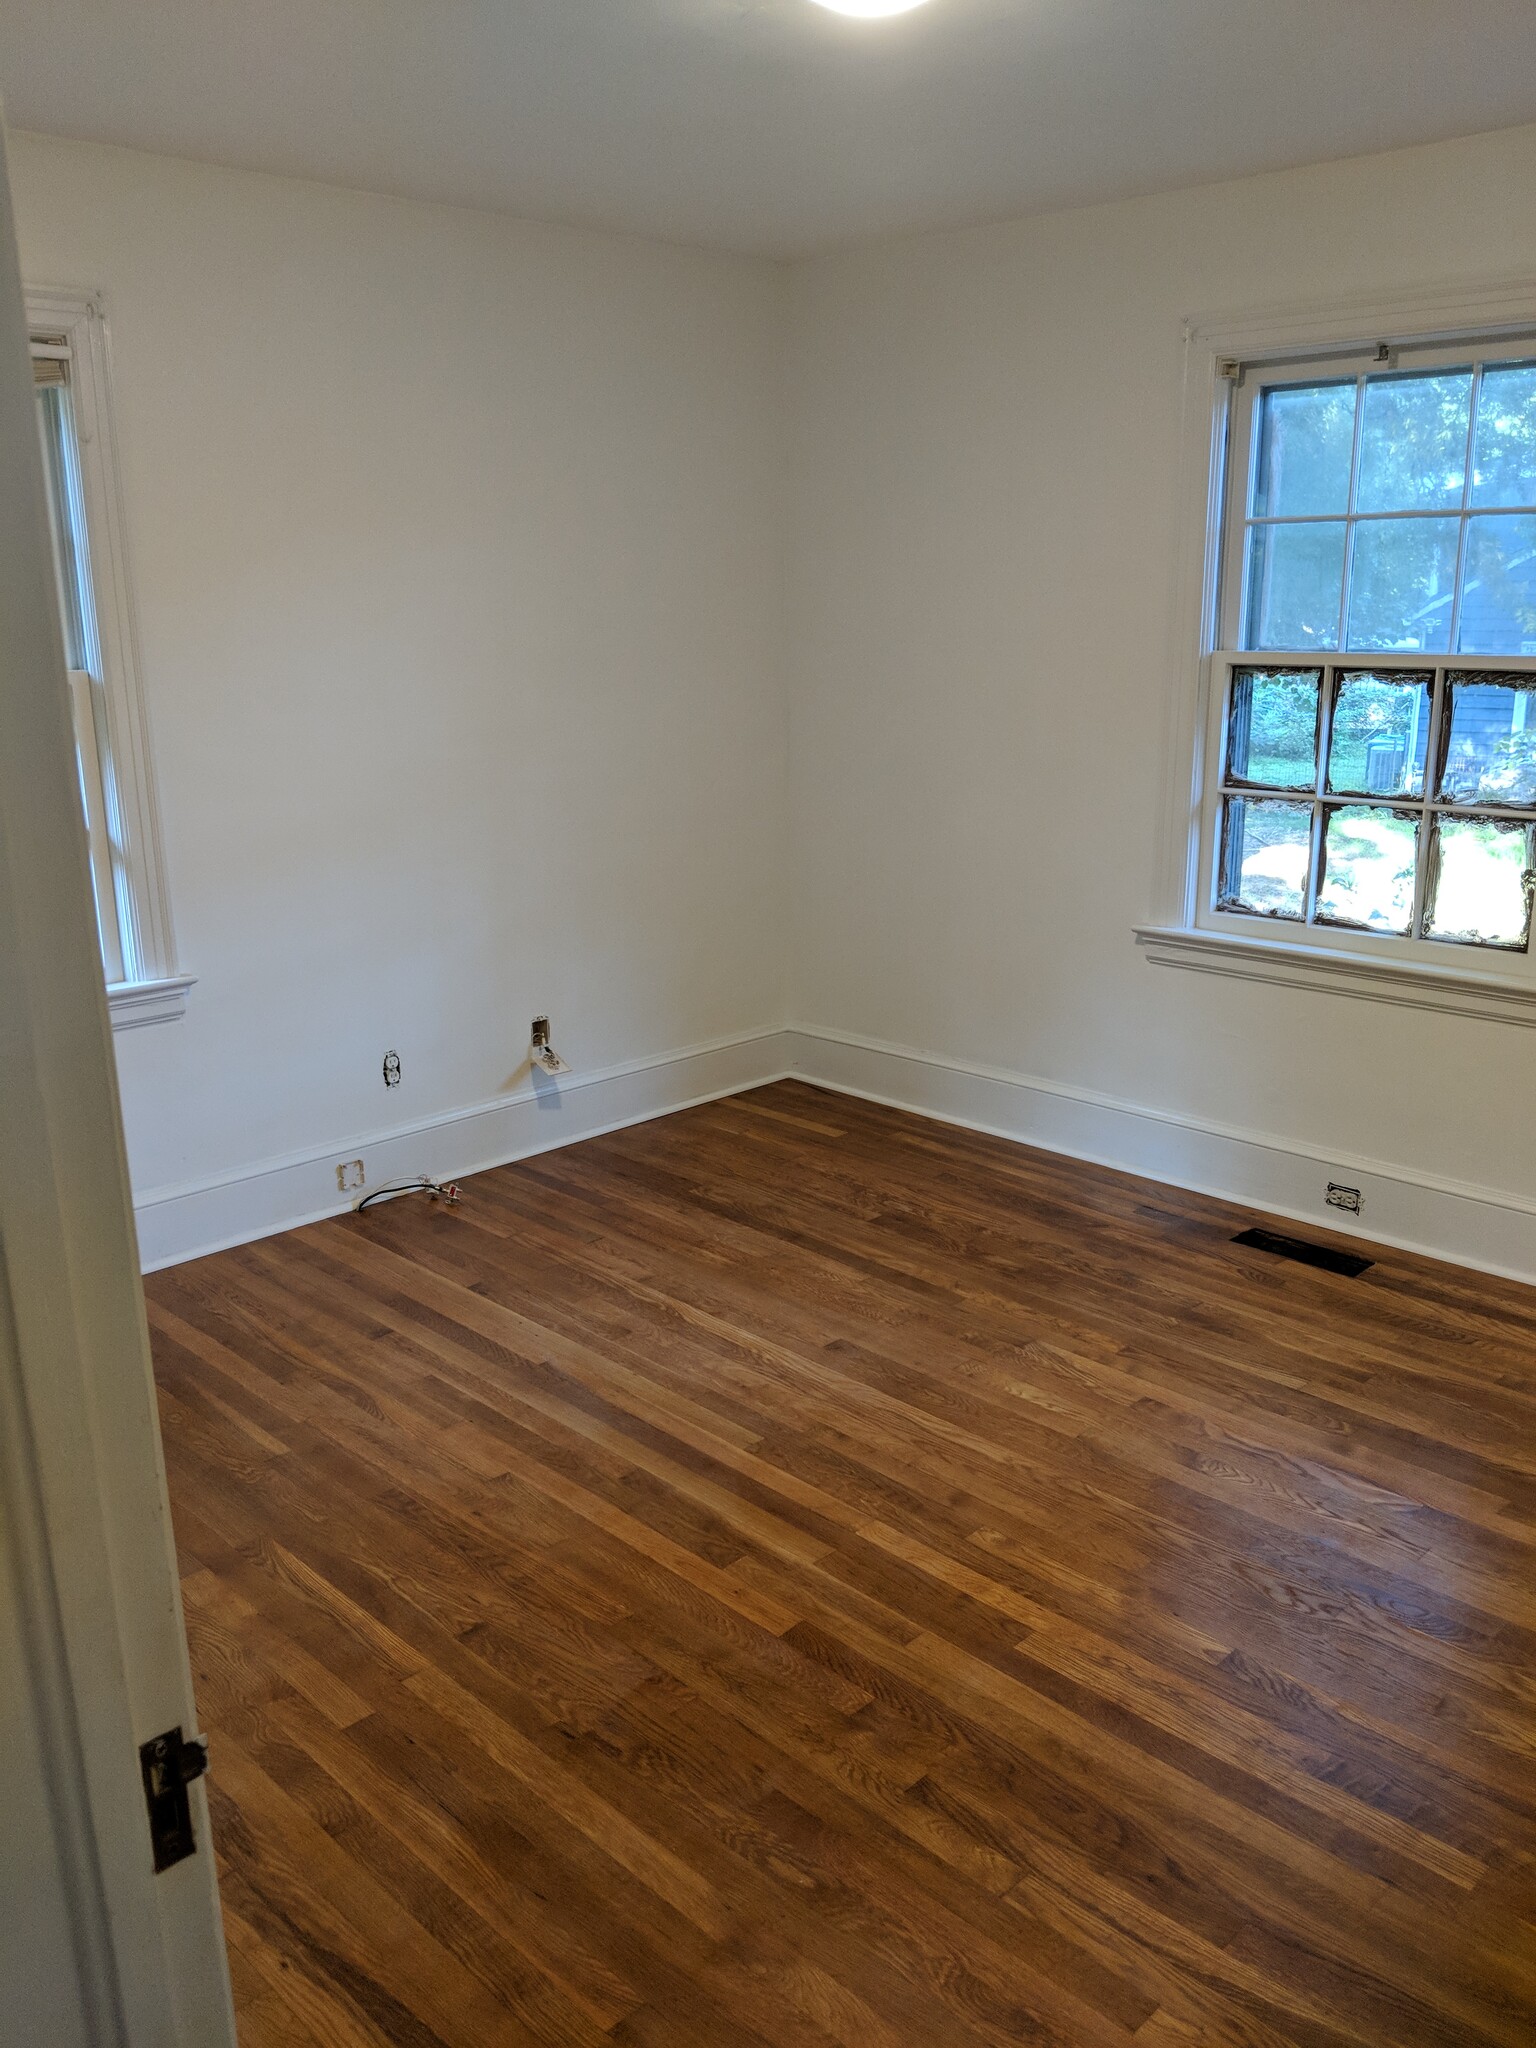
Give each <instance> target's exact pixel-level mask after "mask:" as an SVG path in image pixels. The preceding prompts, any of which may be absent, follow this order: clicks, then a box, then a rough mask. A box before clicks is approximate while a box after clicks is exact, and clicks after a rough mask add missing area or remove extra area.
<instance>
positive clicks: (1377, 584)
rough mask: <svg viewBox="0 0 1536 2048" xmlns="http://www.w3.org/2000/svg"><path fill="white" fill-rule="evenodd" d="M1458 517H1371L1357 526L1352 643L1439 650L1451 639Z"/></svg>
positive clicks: (1351, 599)
mask: <svg viewBox="0 0 1536 2048" xmlns="http://www.w3.org/2000/svg"><path fill="white" fill-rule="evenodd" d="M1460 524H1461V522H1460V521H1459V520H1456V519H1371V520H1362V521H1361V523H1360V525H1358V526H1357V527H1356V528H1355V562H1354V570H1353V573H1352V574H1351V576H1350V583H1349V637H1348V639H1347V640H1346V641H1345V645H1346V646H1347V647H1380V648H1384V649H1387V648H1391V649H1396V650H1398V651H1400V652H1403V653H1414V654H1438V653H1440V652H1442V651H1443V650H1444V649H1445V648H1447V647H1449V646H1450V644H1451V594H1452V589H1453V586H1454V583H1455V577H1456V543H1457V539H1458V537H1459V529H1460Z"/></svg>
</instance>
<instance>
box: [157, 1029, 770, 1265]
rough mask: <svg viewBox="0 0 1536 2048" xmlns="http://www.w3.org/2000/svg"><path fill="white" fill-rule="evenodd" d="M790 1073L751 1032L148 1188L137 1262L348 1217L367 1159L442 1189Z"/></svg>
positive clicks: (382, 1179) (387, 1172)
mask: <svg viewBox="0 0 1536 2048" xmlns="http://www.w3.org/2000/svg"><path fill="white" fill-rule="evenodd" d="M788 1071H789V1065H788V1060H787V1057H786V1039H785V1034H784V1032H783V1031H780V1030H770V1031H757V1032H750V1033H746V1034H743V1035H741V1036H739V1037H733V1038H722V1039H713V1040H711V1041H709V1042H708V1043H707V1044H704V1045H693V1046H686V1047H683V1048H682V1049H681V1050H679V1051H676V1052H668V1053H661V1054H658V1055H656V1056H655V1057H652V1058H649V1059H640V1060H630V1061H626V1062H625V1063H624V1064H623V1065H622V1066H616V1067H607V1068H604V1069H603V1071H602V1072H600V1073H595V1074H573V1075H572V1076H571V1077H570V1078H569V1079H568V1080H561V1081H560V1082H558V1083H556V1082H545V1081H544V1080H543V1079H541V1080H540V1081H539V1082H538V1083H537V1084H532V1083H530V1084H529V1085H527V1086H525V1087H522V1088H519V1089H517V1090H516V1091H515V1092H514V1093H512V1094H509V1095H505V1096H501V1097H498V1098H497V1099H495V1100H494V1101H491V1102H481V1103H475V1104H473V1105H471V1106H470V1107H469V1108H467V1109H460V1110H452V1111H449V1112H447V1113H446V1114H444V1115H441V1116H435V1117H427V1118H423V1119H422V1120H420V1121H419V1122H416V1123H411V1124H403V1125H398V1126H396V1127H394V1128H392V1129H388V1130H382V1131H374V1132H371V1133H366V1134H363V1135H361V1136H356V1137H352V1138H348V1139H345V1140H342V1141H340V1142H338V1143H336V1144H334V1145H329V1146H327V1147H325V1148H324V1150H314V1151H308V1152H302V1153H291V1154H288V1155H287V1156H286V1157H284V1158H281V1159H268V1160H263V1161H261V1162H259V1163H258V1164H257V1165H255V1166H252V1167H249V1168H247V1169H246V1171H244V1172H243V1173H237V1174H227V1175H222V1176H220V1177H217V1178H214V1179H209V1180H203V1181H195V1182H189V1183H187V1184H185V1185H183V1186H180V1187H169V1188H151V1189H149V1190H147V1191H146V1192H145V1193H144V1194H142V1195H140V1196H138V1197H137V1198H136V1199H135V1202H134V1213H135V1216H136V1218H137V1221H138V1231H139V1257H140V1263H141V1265H142V1267H143V1270H144V1271H145V1272H146V1273H153V1272H155V1271H157V1270H158V1269H159V1268H161V1267H163V1266H177V1265H181V1264H183V1263H184V1262H185V1261H186V1260H188V1259H197V1258H202V1257H204V1256H205V1255H206V1254H207V1253H209V1252H217V1251H225V1250H227V1249H228V1248H229V1246H231V1245H236V1244H250V1243H251V1242H253V1241H254V1240H255V1239H257V1238H261V1237H272V1236H275V1235H276V1234H277V1233H278V1232H279V1231H283V1230H296V1229H298V1228H299V1227H300V1226H301V1225H302V1224H305V1223H318V1222H320V1221H321V1220H322V1219H323V1218H325V1217H327V1216H343V1215H345V1214H346V1213H347V1211H348V1210H349V1209H351V1208H352V1207H353V1205H354V1203H355V1202H356V1199H357V1197H356V1196H355V1195H341V1194H338V1192H337V1189H336V1168H337V1166H338V1165H339V1164H340V1163H341V1162H342V1161H343V1160H347V1159H359V1158H360V1159H363V1160H364V1161H366V1164H367V1173H368V1185H369V1186H370V1187H378V1186H381V1185H383V1184H386V1183H388V1182H390V1181H396V1180H410V1179H412V1178H413V1177H414V1176H416V1175H418V1174H423V1173H426V1174H430V1175H431V1176H432V1177H433V1178H434V1179H436V1180H450V1179H455V1180H456V1179H462V1178H463V1177H464V1176H465V1175H467V1174H471V1173H483V1172H484V1171H485V1170H486V1169H487V1168H488V1167H492V1166H505V1165H506V1164H507V1163H508V1162H509V1161H511V1160H514V1159H527V1158H531V1157H532V1156H533V1155H534V1154H535V1153H539V1152H549V1151H553V1150H555V1149H556V1148H557V1147H558V1146H561V1145H573V1144H576V1143H578V1142H579V1141H580V1140H581V1139H583V1138H596V1137H600V1136H601V1135H602V1133H603V1132H605V1131H616V1130H622V1129H623V1128H624V1127H625V1126H626V1125H629V1124H638V1123H645V1122H647V1121H648V1120H649V1119H650V1118H652V1117H658V1116H667V1115H670V1114H671V1112H672V1111H674V1110H678V1109H688V1108H690V1107H691V1106H692V1105H693V1104H695V1103H698V1102H712V1101H715V1100H716V1099H718V1098H719V1097H720V1096H722V1095H734V1094H737V1093H738V1092H739V1091H740V1090H741V1089H743V1088H755V1087H760V1086H761V1085H762V1084H763V1083H765V1082H767V1081H776V1080H780V1079H782V1078H783V1077H784V1076H785V1075H786V1074H787V1073H788Z"/></svg>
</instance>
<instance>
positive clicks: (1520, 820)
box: [1207, 648, 1536, 955]
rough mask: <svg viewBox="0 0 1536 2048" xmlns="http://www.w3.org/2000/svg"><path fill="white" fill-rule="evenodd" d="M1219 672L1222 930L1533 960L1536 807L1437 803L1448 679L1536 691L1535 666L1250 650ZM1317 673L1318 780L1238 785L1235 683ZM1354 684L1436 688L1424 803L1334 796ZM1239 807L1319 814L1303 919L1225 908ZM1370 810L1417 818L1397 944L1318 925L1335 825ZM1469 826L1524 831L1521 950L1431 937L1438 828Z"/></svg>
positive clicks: (1212, 869) (1213, 870)
mask: <svg viewBox="0 0 1536 2048" xmlns="http://www.w3.org/2000/svg"><path fill="white" fill-rule="evenodd" d="M1212 666H1213V671H1214V675H1215V678H1216V680H1217V685H1218V687H1217V690H1216V691H1215V692H1214V693H1213V696H1214V701H1215V704H1216V706H1217V708H1218V710H1219V712H1220V723H1219V726H1218V728H1217V730H1216V731H1215V733H1214V734H1213V743H1214V748H1215V752H1214V754H1213V756H1212V758H1213V759H1214V760H1215V761H1216V763H1217V764H1218V772H1217V774H1216V775H1214V776H1213V777H1211V783H1212V792H1211V797H1212V801H1211V803H1210V806H1209V818H1208V829H1207V840H1208V844H1209V845H1210V847H1211V849H1212V855H1211V860H1210V864H1209V893H1208V906H1209V908H1210V909H1211V910H1212V911H1213V912H1216V913H1217V914H1218V915H1219V917H1220V919H1221V922H1222V923H1223V924H1225V923H1226V922H1227V921H1228V920H1229V919H1231V918H1234V917H1238V918H1253V919H1256V920H1260V921H1262V923H1263V924H1264V925H1265V926H1266V927H1269V928H1270V935H1271V936H1276V935H1280V934H1284V933H1285V932H1288V931H1289V932H1295V933H1297V934H1305V937H1306V939H1307V942H1308V943H1309V944H1310V943H1313V942H1315V941H1316V940H1317V939H1319V938H1327V937H1328V936H1329V935H1333V934H1337V935H1339V936H1341V937H1347V938H1371V939H1377V940H1379V941H1380V942H1381V943H1384V944H1386V945H1390V946H1394V947H1396V946H1401V945H1403V944H1404V943H1406V942H1407V941H1408V940H1417V941H1423V942H1424V943H1425V944H1427V945H1432V946H1433V947H1435V948H1436V950H1437V951H1443V950H1444V949H1446V948H1451V949H1453V950H1455V951H1457V952H1464V951H1469V952H1473V953H1481V952H1496V953H1499V954H1504V955H1508V954H1510V953H1522V954H1523V953H1526V952H1528V950H1529V945H1530V936H1531V898H1532V894H1533V891H1536V805H1522V804H1500V803H1494V802H1490V801H1487V800H1486V799H1478V800H1476V801H1473V802H1465V801H1460V800H1457V799H1455V798H1452V797H1447V796H1442V795H1440V794H1439V783H1440V778H1441V775H1442V773H1443V770H1444V766H1445V759H1446V750H1447V746H1448V743H1449V740H1450V714H1451V686H1450V679H1452V678H1459V677H1463V676H1465V677H1469V678H1476V677H1481V676H1488V677H1494V676H1502V675H1508V674H1529V675H1530V678H1531V681H1532V683H1533V684H1536V662H1527V663H1520V662H1518V661H1515V660H1513V659H1512V658H1511V657H1510V656H1508V655H1484V656H1474V655H1461V654H1458V655H1445V656H1441V657H1438V658H1435V659H1428V658H1426V657H1424V656H1414V655H1412V654H1381V653H1361V654H1353V653H1351V654H1338V653H1333V652H1329V653H1325V654H1319V653H1318V651H1317V650H1316V649H1315V648H1314V649H1310V650H1305V651H1302V650H1296V649H1291V650H1289V651H1275V650H1272V649H1270V648H1265V649H1263V650H1262V651H1259V652H1256V651H1254V650H1252V649H1239V650H1235V651H1226V652H1223V653H1220V654H1217V655H1216V656H1214V657H1213V663H1212ZM1249 671H1251V672H1253V673H1256V674H1263V673H1265V672H1277V673H1278V672H1281V671H1284V672H1287V673H1295V672H1297V671H1300V672H1302V673H1307V674H1311V673H1317V674H1319V675H1320V677H1321V687H1320V691H1319V702H1318V725H1317V733H1316V738H1315V761H1314V775H1313V779H1312V781H1311V782H1310V784H1302V783H1297V784H1291V785H1283V786H1282V785H1279V784H1275V783H1267V782H1258V781H1250V780H1247V779H1245V778H1241V777H1238V776H1234V775H1233V774H1232V772H1231V766H1232V764H1231V754H1232V745H1231V739H1232V734H1231V724H1232V704H1233V694H1234V692H1233V682H1234V678H1235V677H1236V676H1237V675H1239V674H1242V673H1245V672H1249ZM1349 675H1362V676H1377V675H1379V676H1391V677H1408V676H1413V677H1420V678H1423V679H1424V681H1425V682H1427V683H1428V684H1429V685H1430V688H1431V695H1430V709H1429V731H1428V736H1427V744H1426V749H1425V762H1424V776H1423V786H1422V788H1421V790H1420V791H1419V792H1418V793H1417V794H1411V793H1399V792H1396V791H1393V792H1375V793H1372V792H1363V791H1344V790H1333V789H1330V788H1329V787H1328V776H1329V754H1330V751H1331V746H1332V739H1333V719H1334V713H1335V711H1336V708H1337V704H1338V696H1339V685H1340V683H1341V682H1342V680H1343V679H1344V678H1345V677H1347V676H1349ZM1232 798H1238V799H1245V800H1248V801H1254V802H1264V801H1266V800H1267V801H1278V802H1282V803H1301V804H1310V805H1311V807H1312V827H1311V842H1310V847H1309V859H1308V865H1307V879H1306V888H1305V895H1304V907H1303V911H1302V915H1301V916H1300V917H1299V918H1293V917H1285V916H1279V915H1276V914H1275V913H1272V912H1265V911H1260V910H1254V909H1246V908H1245V909H1239V910H1230V909H1227V908H1225V907H1222V906H1220V895H1221V886H1222V866H1223V856H1224V844H1223V822H1224V815H1225V811H1226V805H1227V801H1228V800H1229V799H1232ZM1361 806H1368V807H1369V808H1371V809H1373V810H1385V811H1391V812H1393V813H1395V814H1396V815H1398V816H1402V817H1408V818H1412V819H1413V820H1414V823H1415V828H1416V854H1415V867H1414V886H1413V903H1412V911H1411V916H1410V919H1409V924H1408V932H1407V935H1406V940H1405V939H1404V938H1399V937H1397V936H1395V935H1394V936H1391V937H1388V938H1386V939H1384V940H1383V939H1381V935H1380V934H1378V933H1376V932H1374V931H1373V930H1372V929H1371V927H1369V926H1367V925H1352V924H1345V923H1342V922H1340V921H1336V920H1326V921H1325V920H1320V918H1319V915H1318V906H1317V898H1318V889H1319V885H1320V883H1321V881H1322V879H1323V873H1324V864H1323V848H1324V839H1325V835H1326V832H1327V823H1328V818H1329V815H1330V814H1331V813H1333V812H1336V811H1340V810H1352V809H1358V808H1359V807H1361ZM1442 818H1448V819H1466V820H1470V821H1474V822H1481V821H1483V820H1487V821H1489V822H1492V823H1495V824H1513V825H1524V826H1525V828H1526V835H1527V837H1526V877H1525V880H1526V897H1527V921H1526V934H1525V939H1524V941H1523V942H1522V943H1521V944H1520V945H1518V946H1498V945H1493V944H1490V943H1488V942H1478V941H1468V940H1465V939H1450V938H1440V937H1436V938H1431V937H1430V936H1429V935H1428V932H1427V930H1426V924H1427V919H1428V916H1429V912H1430V909H1431V906H1432V901H1433V889H1434V882H1435V872H1434V859H1435V847H1436V834H1435V826H1436V823H1437V821H1438V820H1440V819H1442Z"/></svg>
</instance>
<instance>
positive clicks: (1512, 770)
mask: <svg viewBox="0 0 1536 2048" xmlns="http://www.w3.org/2000/svg"><path fill="white" fill-rule="evenodd" d="M1446 684H1447V687H1448V688H1449V690H1450V693H1451V702H1450V717H1451V732H1450V741H1449V744H1448V745H1447V747H1446V750H1445V767H1444V768H1443V770H1442V771H1441V775H1440V794H1441V796H1443V797H1447V798H1449V800H1450V801H1451V802H1452V803H1457V804H1509V805H1511V806H1514V807H1517V808H1522V809H1530V808H1536V676H1531V675H1524V674H1516V675H1499V674H1497V673H1496V672H1495V673H1490V674H1485V675H1477V674H1475V673H1469V674H1458V673H1456V672H1455V671H1454V670H1453V671H1452V672H1451V674H1449V675H1448V676H1447V677H1446Z"/></svg>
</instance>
